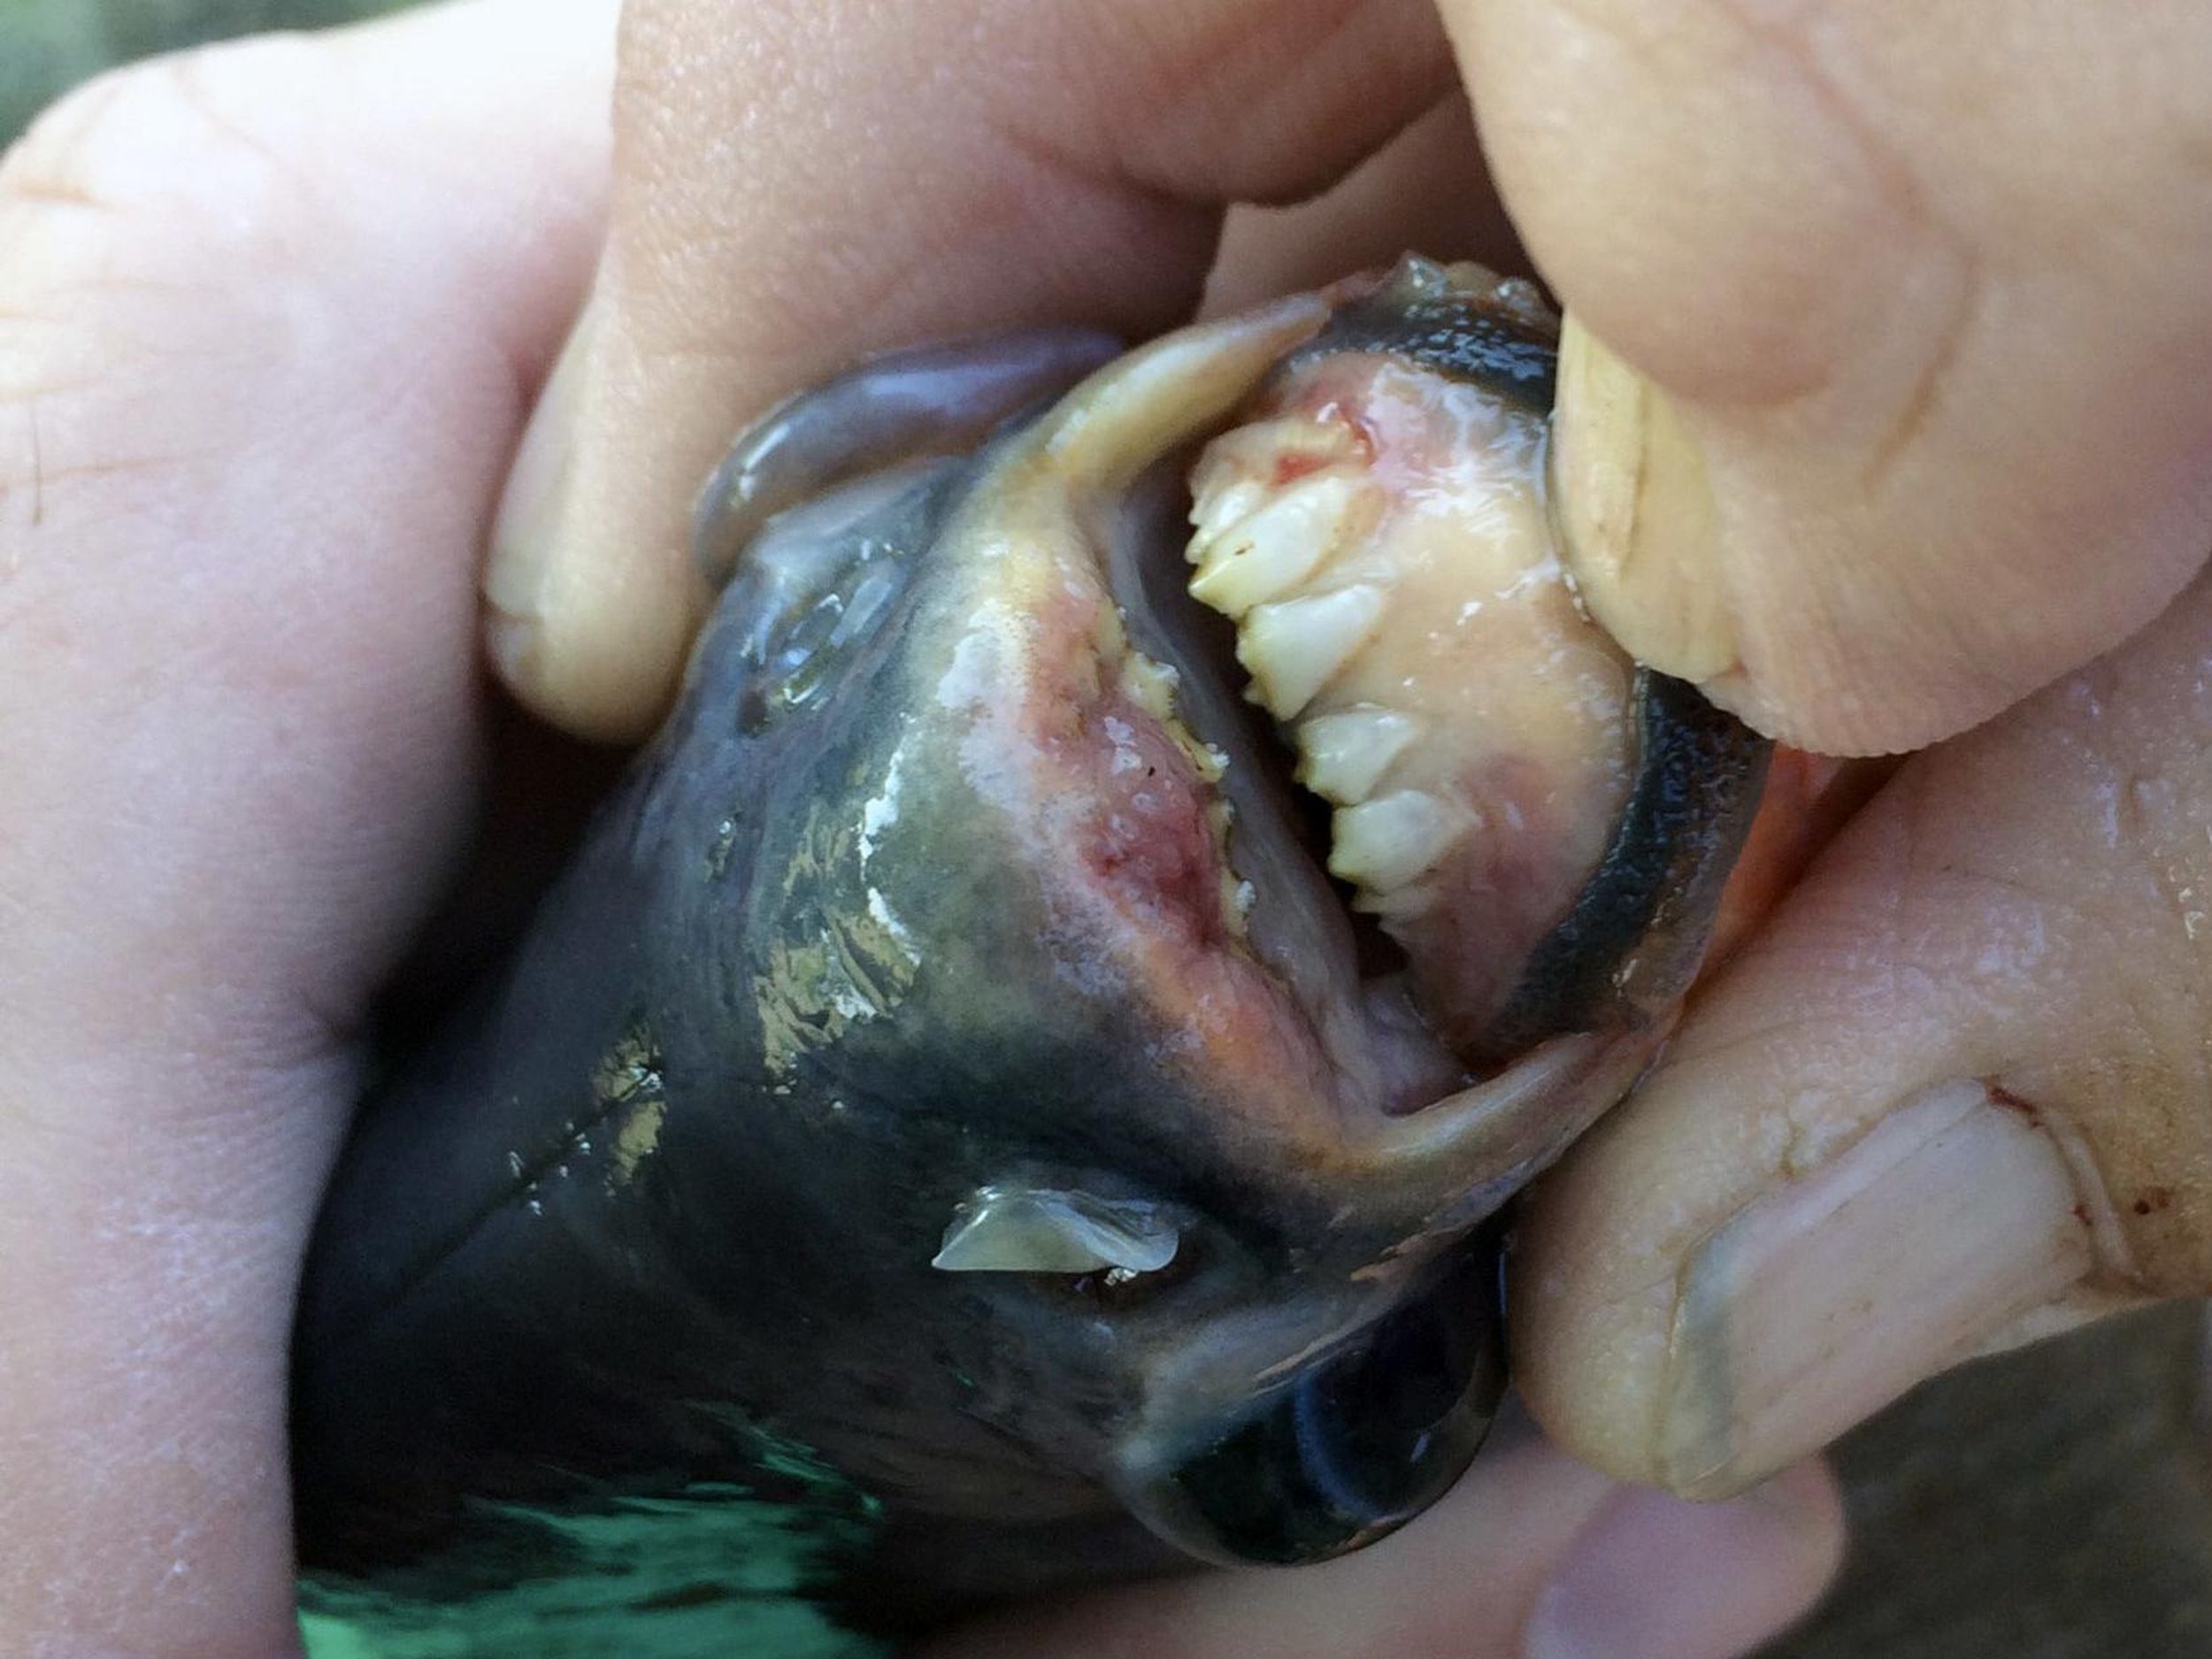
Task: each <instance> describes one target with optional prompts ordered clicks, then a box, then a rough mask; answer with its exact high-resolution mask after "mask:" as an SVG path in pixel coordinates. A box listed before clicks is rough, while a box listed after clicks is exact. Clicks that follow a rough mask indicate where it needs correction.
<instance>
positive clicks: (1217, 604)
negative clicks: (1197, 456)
mask: <svg viewBox="0 0 2212 1659" xmlns="http://www.w3.org/2000/svg"><path fill="white" fill-rule="evenodd" d="M1233 488H1234V487H1233ZM1361 495H1362V490H1361V488H1360V485H1359V483H1358V482H1357V481H1356V480H1354V479H1351V478H1348V477H1347V476H1346V475H1345V474H1343V473H1341V472H1317V473H1314V474H1313V475H1311V476H1310V477H1308V478H1304V479H1302V480H1299V481H1298V482H1296V483H1294V484H1290V485H1286V486H1285V487H1283V488H1279V489H1277V490H1274V491H1272V492H1271V495H1270V498H1269V499H1268V500H1267V501H1265V502H1264V503H1262V504H1261V505H1259V506H1258V507H1256V509H1255V510H1254V511H1251V512H1249V513H1247V514H1246V515H1245V516H1244V517H1243V518H1241V519H1240V520H1238V521H1237V522H1236V523H1234V524H1232V525H1229V526H1226V527H1225V528H1223V529H1220V530H1218V531H1216V532H1214V533H1212V534H1208V533H1207V532H1206V531H1204V530H1203V529H1202V530H1201V531H1200V532H1199V534H1197V535H1196V536H1194V538H1192V541H1191V544H1190V551H1189V554H1188V557H1189V559H1190V562H1191V563H1192V564H1194V565H1196V566H1197V567H1198V573H1197V574H1196V575H1194V576H1193V577H1192V578H1191V583H1190V591H1191V596H1192V597H1193V598H1194V599H1196V600H1198V601H1200V602H1201V603H1204V604H1208V605H1210V606H1212V607H1213V609H1215V610H1216V611H1221V612H1222V613H1223V614H1225V615H1226V616H1230V617H1234V618H1242V617H1243V615H1244V614H1245V612H1247V611H1249V610H1251V609H1252V607H1253V606H1254V605H1257V604H1263V603H1266V602H1267V601H1269V600H1271V599H1278V598H1280V597H1281V596H1282V595H1285V594H1286V593H1288V592H1289V591H1290V590H1291V589H1293V588H1296V587H1298V586H1299V585H1300V584H1302V582H1304V580H1306V578H1307V577H1309V576H1310V575H1312V574H1313V572H1315V571H1316V570H1317V569H1318V568H1319V567H1320V565H1321V564H1322V562H1323V561H1324V560H1325V559H1326V558H1327V557H1329V556H1330V555H1331V554H1332V553H1333V552H1335V551H1336V549H1338V548H1339V547H1340V546H1341V545H1342V544H1343V541H1344V538H1345V534H1346V532H1347V530H1348V528H1349V527H1350V524H1351V520H1352V518H1353V515H1354V513H1355V511H1356V510H1357V508H1358V505H1359V502H1360V496H1361Z"/></svg>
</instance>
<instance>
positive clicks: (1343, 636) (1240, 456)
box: [1187, 419, 1472, 909]
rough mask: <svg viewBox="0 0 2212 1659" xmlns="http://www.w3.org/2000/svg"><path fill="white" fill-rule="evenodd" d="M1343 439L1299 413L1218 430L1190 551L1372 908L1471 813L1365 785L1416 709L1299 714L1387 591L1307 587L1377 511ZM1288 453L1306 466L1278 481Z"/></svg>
mask: <svg viewBox="0 0 2212 1659" xmlns="http://www.w3.org/2000/svg"><path fill="white" fill-rule="evenodd" d="M1351 449H1352V441H1351V439H1350V436H1349V434H1348V433H1346V432H1345V430H1344V429H1343V428H1342V426H1340V425H1338V424H1336V423H1333V422H1325V421H1312V420H1307V419H1277V420H1269V421H1261V422H1256V423H1254V424H1253V425H1251V426H1247V427H1244V428H1241V429H1240V430H1239V431H1237V432H1235V433H1233V434H1229V435H1228V436H1226V437H1225V438H1223V439H1222V440H1219V441H1218V442H1217V443H1216V445H1215V446H1214V448H1213V449H1212V450H1210V452H1209V455H1208V457H1207V459H1206V460H1205V461H1204V462H1203V463H1202V465H1201V468H1200V471H1199V474H1198V477H1197V479H1196V480H1195V482H1196V489H1195V492H1194V495H1195V499H1194V505H1193V510H1192V514H1191V517H1192V521H1193V523H1194V526H1195V527H1196V534H1194V536H1193V538H1192V540H1191V544H1190V548H1189V551H1188V555H1187V557H1188V558H1189V561H1190V563H1191V565H1192V566H1193V567H1194V569H1193V574H1192V577H1191V580H1190V592H1191V595H1192V596H1193V597H1194V598H1196V599H1198V600H1199V601H1200V602H1202V603H1204V604H1206V605H1207V606H1209V607H1210V609H1212V610H1215V611H1220V612H1221V613H1223V614H1224V615H1226V616H1228V617H1229V618H1232V619H1233V620H1234V621H1235V622H1236V623H1237V625H1238V626H1237V660H1238V661H1239V662H1240V663H1241V664H1243V666H1244V669H1245V671H1246V672H1247V673H1248V674H1249V675H1250V676H1251V684H1250V686H1249V687H1248V690H1247V692H1246V695H1247V696H1248V697H1250V698H1251V699H1252V700H1253V701H1254V702H1256V703H1260V704H1261V705H1262V706H1263V707H1264V708H1265V709H1266V710H1268V712H1269V713H1271V714H1272V715H1273V716H1274V717H1275V718H1277V719H1278V720H1280V721H1282V722H1283V723H1284V724H1285V726H1286V727H1287V728H1288V732H1289V735H1290V736H1291V738H1292V740H1293V741H1294V742H1295V743H1296V745H1297V747H1298V750H1299V754H1300V757H1301V758H1300V763H1299V767H1298V772H1297V778H1298V781H1299V782H1300V783H1301V784H1302V785H1303V786H1304V787H1306V788H1308V789H1310V790H1311V791H1312V792H1313V793H1314V794H1316V795H1320V796H1321V797H1322V798H1323V799H1324V800H1326V801H1329V802H1331V803H1333V804H1334V805H1335V806H1336V807H1337V808H1338V809H1339V810H1338V811H1337V813H1336V815H1335V825H1334V836H1333V843H1334V844H1333V851H1332V853H1331V856H1330V858H1329V869H1330V871H1331V872H1332V873H1333V874H1334V875H1336V876H1337V877H1338V878H1340V879H1342V880H1345V881H1348V882H1350V883H1351V884H1352V885H1353V886H1355V887H1357V888H1358V889H1359V890H1360V902H1361V904H1362V907H1363V908H1365V909H1374V908H1377V907H1378V906H1379V905H1383V904H1386V903H1387V902H1388V900H1389V897H1390V895H1393V894H1394V893H1397V892H1398V891H1399V890H1400V889H1402V888H1404V887H1407V886H1409V884H1411V883H1413V882H1415V881H1417V880H1418V879H1420V878H1421V877H1422V876H1423V875H1424V874H1425V873H1426V872H1429V871H1431V870H1432V869H1434V868H1435V867H1436V866H1437V865H1438V864H1440V863H1441V862H1442V861H1443V860H1444V858H1445V857H1446V856H1448V853H1449V852H1450V850H1451V849H1452V848H1453V847H1454V846H1455V844H1456V843H1457V842H1458V841H1460V839H1461V838H1462V837H1463V836H1464V835H1465V834H1466V833H1468V832H1469V830H1470V829H1471V827H1472V814H1471V812H1470V811H1469V810H1468V809H1466V808H1465V807H1463V806H1460V805H1458V804H1456V803H1451V802H1448V801H1446V800H1444V799H1442V798H1440V797H1439V796H1437V795H1432V794H1430V793H1428V792H1426V791H1425V790H1418V789H1398V790H1394V791H1390V792H1388V793H1386V794H1383V795H1376V794H1375V792H1376V790H1377V789H1378V788H1379V787H1382V785H1383V782H1384V780H1385V778H1386V775H1387V774H1388V773H1389V772H1390V770H1391V768H1392V767H1393V766H1394V764H1396V763H1397V761H1398V760H1399V759H1400V757H1402V756H1404V755H1405V754H1406V753H1407V751H1408V750H1409V749H1412V748H1413V746H1414V745H1415V744H1416V743H1417V742H1418V741H1420V739H1421V738H1422V736H1423V735H1424V732H1425V722H1424V721H1423V720H1422V719H1421V718H1419V717H1418V716H1416V715H1413V714H1409V713H1404V712H1401V711H1399V710H1393V709H1388V708H1385V707H1383V706H1381V705H1379V704H1376V703H1356V704H1354V705H1353V706H1351V707H1349V708H1345V709H1337V710H1326V711H1321V712H1316V713H1313V714H1310V715H1305V711H1306V710H1307V709H1308V708H1309V707H1310V705H1311V704H1312V703H1314V701H1315V699H1316V698H1317V697H1319V696H1320V695H1321V694H1322V692H1323V691H1324V690H1325V688H1326V687H1328V685H1329V683H1330V682H1331V681H1332V680H1334V679H1336V678H1337V676H1338V675H1339V674H1340V672H1342V671H1343V669H1344V668H1345V666H1346V664H1348V663H1349V662H1350V661H1351V660H1352V659H1353V658H1354V657H1356V656H1358V654H1359V653H1360V652H1361V651H1362V650H1363V649H1364V648H1365V647H1366V646H1367V645H1368V643H1369V642H1370V641H1371V640H1372V639H1373V638H1374V637H1375V635H1376V633H1377V630H1378V628H1379V626H1380V624H1381V623H1382V621H1383V618H1384V611H1385V608H1386V604H1387V603H1388V600H1387V595H1386V593H1385V591H1384V589H1383V588H1382V586H1381V585H1380V584H1379V583H1375V582H1363V581H1353V582H1349V583H1347V584H1345V585H1343V586H1340V587H1338V588H1324V589H1320V590H1318V591H1315V590H1314V582H1315V579H1316V578H1317V576H1321V575H1322V574H1323V573H1324V572H1325V567H1326V566H1327V565H1328V564H1329V563H1330V561H1331V559H1332V558H1333V557H1334V556H1335V555H1336V554H1337V553H1338V552H1339V551H1340V550H1341V549H1343V548H1344V547H1346V546H1347V545H1348V544H1349V543H1351V542H1353V541H1356V539H1357V538H1359V537H1361V536H1363V535H1364V534H1366V533H1367V532H1368V531H1369V530H1370V529H1371V528H1372V526H1373V525H1374V523H1375V521H1376V520H1377V518H1379V516H1380V511H1381V509H1380V504H1379V495H1378V489H1377V486H1376V485H1375V484H1374V483H1373V482H1372V480H1370V479H1369V478H1368V477H1367V476H1365V474H1364V473H1363V472H1360V471H1357V470H1355V469H1353V468H1350V467H1348V466H1347V465H1344V463H1345V462H1346V461H1347V460H1348V458H1349V455H1350V450H1351ZM1286 458H1289V459H1292V460H1294V461H1298V462H1302V463H1304V464H1307V465H1312V466H1314V467H1316V468H1317V470H1313V471H1309V472H1306V473H1304V474H1303V475H1302V476H1300V477H1297V478H1294V480H1292V481H1290V482H1288V483H1282V484H1278V483H1275V482H1273V481H1272V480H1273V478H1274V477H1276V476H1278V475H1279V473H1278V468H1279V464H1280V463H1281V462H1282V461H1283V460H1284V459H1286ZM1302 715H1305V718H1302V719H1301V718H1300V717H1301V716H1302ZM1371 797H1372V798H1371Z"/></svg>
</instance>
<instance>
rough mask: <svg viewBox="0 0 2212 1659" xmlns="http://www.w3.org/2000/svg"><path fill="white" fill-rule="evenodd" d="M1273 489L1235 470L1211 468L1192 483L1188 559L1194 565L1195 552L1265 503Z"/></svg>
mask: <svg viewBox="0 0 2212 1659" xmlns="http://www.w3.org/2000/svg"><path fill="white" fill-rule="evenodd" d="M1272 488H1273V487H1272V486H1271V485H1269V484H1265V483H1263V482H1262V481H1261V480H1258V479H1256V478H1254V477H1252V476H1251V475H1250V474H1248V473H1247V472H1242V471H1240V469H1238V468H1235V467H1227V466H1225V467H1218V468H1211V469H1209V470H1208V471H1206V472H1202V473H1201V474H1200V475H1199V476H1198V478H1197V479H1196V480H1194V488H1193V490H1192V492H1191V503H1190V521H1191V526H1192V529H1193V530H1194V532H1195V534H1193V535H1192V537H1191V544H1190V554H1189V557H1190V560H1191V563H1193V564H1196V563H1197V562H1198V557H1199V549H1201V548H1202V546H1203V545H1204V544H1205V543H1206V542H1207V541H1210V539H1211V538H1213V537H1215V536H1217V535H1219V534H1221V533H1222V532H1223V531H1225V530H1228V529H1232V528H1233V527H1234V526H1236V525H1237V523H1238V522H1239V521H1240V520H1241V519H1243V518H1248V517H1249V516H1250V515H1251V513H1252V512H1253V511H1254V510H1255V509H1256V508H1257V507H1258V506H1259V505H1260V504H1261V503H1263V502H1264V501H1266V499H1267V498H1268V496H1269V495H1271V493H1272Z"/></svg>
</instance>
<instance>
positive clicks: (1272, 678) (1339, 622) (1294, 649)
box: [1237, 582, 1383, 720]
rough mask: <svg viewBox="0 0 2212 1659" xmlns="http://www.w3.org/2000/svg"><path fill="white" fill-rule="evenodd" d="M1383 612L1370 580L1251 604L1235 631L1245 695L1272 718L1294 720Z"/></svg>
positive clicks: (1362, 641)
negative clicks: (1246, 679)
mask: <svg viewBox="0 0 2212 1659" xmlns="http://www.w3.org/2000/svg"><path fill="white" fill-rule="evenodd" d="M1382 613H1383V591H1382V589H1381V588H1378V587H1376V586H1375V585H1374V584H1373V583H1371V582H1356V583H1354V584H1353V585H1352V586H1351V587H1349V588H1338V589H1337V590H1336V591H1335V592H1334V593H1328V594H1315V595H1311V596H1310V597H1309V598H1304V599H1283V600H1279V601H1277V602H1276V603H1272V604H1263V605H1257V606H1255V607H1254V608H1253V609H1252V611H1250V612H1248V614H1247V615H1246V617H1245V618H1244V623H1243V626H1241V627H1240V628H1239V629H1238V630H1237V661H1239V662H1240V663H1241V664H1244V668H1245V672H1247V673H1248V674H1250V675H1251V676H1252V688H1251V691H1250V693H1249V694H1248V695H1251V696H1253V697H1254V698H1255V699H1256V701H1258V702H1259V703H1261V704H1262V705H1263V706H1264V707H1265V708H1266V710H1268V712H1269V713H1271V714H1272V715H1273V716H1274V717H1275V718H1277V719H1279V720H1288V719H1290V718H1294V716H1295V715H1296V714H1297V713H1298V711H1299V710H1302V709H1303V708H1304V707H1305V706H1306V705H1307V704H1308V703H1311V702H1312V701H1313V699H1314V697H1315V695H1317V693H1318V692H1319V691H1320V689H1321V687H1324V686H1325V685H1327V684H1328V683H1329V680H1331V679H1332V678H1333V676H1334V675H1335V673H1336V672H1337V670H1338V669H1340V668H1341V667H1343V666H1344V664H1345V663H1346V662H1347V661H1348V659H1349V658H1350V657H1352V655H1353V654H1354V653H1355V652H1356V651H1357V650H1358V649H1360V647H1362V646H1363V645H1364V644H1366V643H1367V641H1369V640H1370V639H1371V638H1373V637H1374V633H1375V626H1376V624H1377V623H1378V622H1379V621H1380V620H1381V619H1382Z"/></svg>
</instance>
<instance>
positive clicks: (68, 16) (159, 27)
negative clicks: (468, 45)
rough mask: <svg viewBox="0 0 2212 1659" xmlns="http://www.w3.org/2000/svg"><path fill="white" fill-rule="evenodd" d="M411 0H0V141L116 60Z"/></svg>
mask: <svg viewBox="0 0 2212 1659" xmlns="http://www.w3.org/2000/svg"><path fill="white" fill-rule="evenodd" d="M403 4H408V0H0V142H5V141H6V140H8V139H11V138H12V137H14V136H15V134H18V133H19V132H20V131H22V129H23V128H24V127H26V126H27V125H28V124H29V122H30V119H31V118H32V117H33V116H34V115H35V114H36V113H37V112H38V111H40V110H41V109H42V108H43V107H44V106H45V105H46V104H50V103H51V102H52V101H53V100H54V99H55V98H56V97H58V96H60V94H62V93H63V92H65V91H66V90H67V89H68V88H70V87H72V86H74V85H75V84H76V83H77V82H78V81H82V80H84V79H85V78H86V77H88V76H89V75H92V74H96V73H98V72H99V71H100V70H102V69H104V68H106V67H107V66H108V65H111V64H119V63H125V62H127V61H128V60H130V59H131V58H144V57H148V56H150V55H151V54H153V53H155V52H161V51H168V50H172V49H173V48H175V47H180V46H192V45H196V44H198V43H199V42H203V41H212V40H220V39H223V38H224V37H226V36H228V35H251V34H256V33H257V32H259V31H261V30H264V29H283V28H314V27H321V26H323V25H326V24H333V23H349V22H352V21H354V20H355V19H359V18H364V17H370V16H373V15H374V14H376V13H378V12H392V11H397V10H398V9H400V6H401V5H403Z"/></svg>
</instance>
